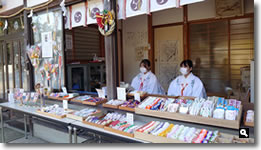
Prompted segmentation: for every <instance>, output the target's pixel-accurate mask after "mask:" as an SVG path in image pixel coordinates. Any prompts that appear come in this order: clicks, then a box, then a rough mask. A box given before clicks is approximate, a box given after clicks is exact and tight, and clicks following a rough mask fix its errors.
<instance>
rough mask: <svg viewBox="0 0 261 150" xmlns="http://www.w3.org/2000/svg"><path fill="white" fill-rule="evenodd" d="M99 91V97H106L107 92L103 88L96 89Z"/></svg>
mask: <svg viewBox="0 0 261 150" xmlns="http://www.w3.org/2000/svg"><path fill="white" fill-rule="evenodd" d="M96 91H97V93H98V97H99V98H105V93H104V90H102V89H96Z"/></svg>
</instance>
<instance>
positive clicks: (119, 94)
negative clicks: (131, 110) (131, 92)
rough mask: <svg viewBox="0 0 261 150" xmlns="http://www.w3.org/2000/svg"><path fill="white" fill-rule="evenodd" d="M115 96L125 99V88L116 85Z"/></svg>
mask: <svg viewBox="0 0 261 150" xmlns="http://www.w3.org/2000/svg"><path fill="white" fill-rule="evenodd" d="M117 98H118V100H124V101H126V88H121V87H117Z"/></svg>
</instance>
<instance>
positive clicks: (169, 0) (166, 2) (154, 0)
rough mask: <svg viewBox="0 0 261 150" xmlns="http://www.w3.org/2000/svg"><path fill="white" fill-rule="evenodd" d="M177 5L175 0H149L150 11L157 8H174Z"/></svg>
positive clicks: (157, 9)
mask: <svg viewBox="0 0 261 150" xmlns="http://www.w3.org/2000/svg"><path fill="white" fill-rule="evenodd" d="M175 7H177V1H176V0H151V1H150V12H155V11H159V10H164V9H169V8H175Z"/></svg>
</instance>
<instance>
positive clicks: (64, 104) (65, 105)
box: [63, 100, 68, 109]
mask: <svg viewBox="0 0 261 150" xmlns="http://www.w3.org/2000/svg"><path fill="white" fill-rule="evenodd" d="M63 109H68V101H67V100H63Z"/></svg>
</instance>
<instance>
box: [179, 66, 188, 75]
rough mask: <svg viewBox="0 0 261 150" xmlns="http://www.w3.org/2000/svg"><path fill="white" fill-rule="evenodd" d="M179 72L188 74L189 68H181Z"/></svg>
mask: <svg viewBox="0 0 261 150" xmlns="http://www.w3.org/2000/svg"><path fill="white" fill-rule="evenodd" d="M179 71H180V72H181V73H182V74H183V75H186V74H188V70H187V68H184V67H181V68H180V70H179Z"/></svg>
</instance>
